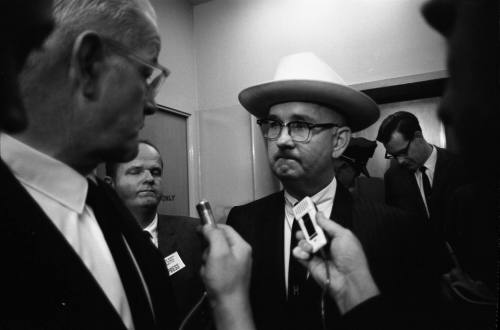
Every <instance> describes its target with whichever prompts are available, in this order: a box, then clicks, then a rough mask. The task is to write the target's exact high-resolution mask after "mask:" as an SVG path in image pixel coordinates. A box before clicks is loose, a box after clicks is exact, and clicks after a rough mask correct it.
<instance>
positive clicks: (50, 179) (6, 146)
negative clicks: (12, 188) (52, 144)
mask: <svg viewBox="0 0 500 330" xmlns="http://www.w3.org/2000/svg"><path fill="white" fill-rule="evenodd" d="M0 156H1V157H2V159H3V160H4V162H5V163H6V164H7V166H8V167H9V168H10V169H11V171H12V173H13V174H14V175H15V176H16V178H17V179H18V180H19V181H21V182H22V183H23V184H25V185H26V186H29V187H31V188H32V189H34V190H38V191H39V192H41V193H43V194H45V195H47V196H49V197H50V198H52V199H54V200H56V201H57V202H59V203H60V204H62V205H64V206H65V207H67V208H70V209H72V210H73V211H75V212H77V213H78V214H81V213H82V212H83V208H84V206H85V198H86V196H87V189H88V183H87V180H86V179H85V177H84V176H82V175H81V174H80V173H78V172H76V171H75V170H74V169H72V168H71V167H69V166H68V165H66V164H64V163H62V162H60V161H58V160H56V159H54V158H52V157H50V156H48V155H46V154H44V153H42V152H40V151H38V150H36V149H33V148H32V147H30V146H28V145H27V144H24V143H22V142H21V141H19V140H17V139H15V138H13V137H12V136H10V135H8V134H1V135H0Z"/></svg>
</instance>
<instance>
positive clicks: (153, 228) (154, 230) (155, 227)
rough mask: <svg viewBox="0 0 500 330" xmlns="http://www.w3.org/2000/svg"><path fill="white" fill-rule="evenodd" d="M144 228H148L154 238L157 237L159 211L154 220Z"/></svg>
mask: <svg viewBox="0 0 500 330" xmlns="http://www.w3.org/2000/svg"><path fill="white" fill-rule="evenodd" d="M144 230H147V231H148V232H149V233H150V234H151V236H153V238H156V237H157V234H158V213H156V214H155V217H154V218H153V221H151V222H150V224H149V225H147V226H146V228H144Z"/></svg>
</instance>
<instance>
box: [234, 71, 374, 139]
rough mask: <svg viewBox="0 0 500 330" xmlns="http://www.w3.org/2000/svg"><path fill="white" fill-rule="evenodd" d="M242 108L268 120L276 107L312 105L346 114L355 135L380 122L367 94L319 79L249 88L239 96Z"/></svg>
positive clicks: (282, 82) (278, 82) (282, 81)
mask: <svg viewBox="0 0 500 330" xmlns="http://www.w3.org/2000/svg"><path fill="white" fill-rule="evenodd" d="M238 99H239V100H240V103H241V105H243V107H245V109H247V111H248V112H250V113H251V114H252V115H254V116H256V117H257V118H263V117H266V116H267V114H268V112H269V108H270V107H272V106H273V105H276V104H280V103H286V102H311V103H317V104H321V105H324V106H327V107H330V108H332V109H333V110H335V111H337V112H338V113H340V114H342V115H343V116H344V117H345V118H346V120H347V124H348V126H349V127H350V128H351V130H352V131H353V132H357V131H360V130H362V129H364V128H366V127H368V126H370V125H372V124H373V123H375V122H376V121H377V119H378V118H379V116H380V110H379V108H378V106H377V104H376V103H375V102H374V101H373V100H372V99H371V98H370V97H368V96H367V95H365V94H363V93H362V92H359V91H357V90H355V89H353V88H350V87H347V86H343V85H339V84H335V83H330V82H325V81H318V80H281V81H272V82H268V83H264V84H259V85H256V86H252V87H248V88H246V89H244V90H243V91H241V92H240V94H239V95H238Z"/></svg>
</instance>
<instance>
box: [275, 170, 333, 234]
mask: <svg viewBox="0 0 500 330" xmlns="http://www.w3.org/2000/svg"><path fill="white" fill-rule="evenodd" d="M336 190H337V179H336V178H335V177H334V178H333V180H332V181H331V182H330V183H329V184H328V185H327V186H326V187H325V188H323V189H322V190H321V191H319V192H318V193H316V194H315V195H313V196H309V197H311V199H312V200H313V202H314V204H316V207H317V208H318V210H319V211H321V212H323V214H324V216H325V217H329V216H330V213H331V212H332V207H333V200H334V199H335V191H336ZM297 202H298V200H297V199H296V198H294V197H293V196H292V195H290V194H289V193H288V192H287V191H286V190H285V217H286V221H287V222H288V225H289V229H290V230H291V228H292V225H293V219H294V218H295V216H294V215H293V210H292V208H293V206H294V205H295V203H297Z"/></svg>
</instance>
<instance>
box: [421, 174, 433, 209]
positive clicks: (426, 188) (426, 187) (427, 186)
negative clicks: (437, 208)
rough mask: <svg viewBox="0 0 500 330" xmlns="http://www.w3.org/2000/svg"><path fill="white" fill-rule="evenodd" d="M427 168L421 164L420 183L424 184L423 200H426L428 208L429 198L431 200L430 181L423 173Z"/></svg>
mask: <svg viewBox="0 0 500 330" xmlns="http://www.w3.org/2000/svg"><path fill="white" fill-rule="evenodd" d="M426 170H427V167H425V166H422V167H420V172H422V183H423V186H424V195H425V201H426V202H427V208H430V206H431V204H430V200H431V190H432V188H431V181H430V180H429V177H428V176H427V174H426V173H425V171H426Z"/></svg>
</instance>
